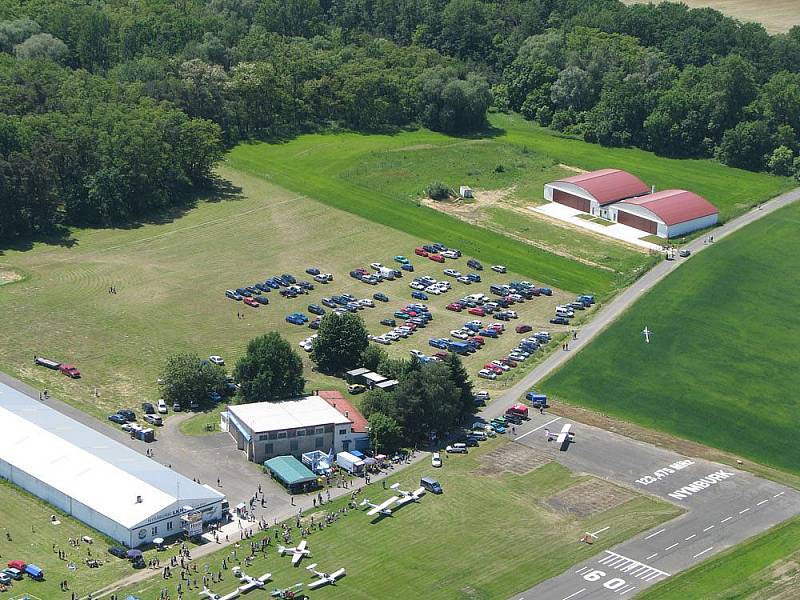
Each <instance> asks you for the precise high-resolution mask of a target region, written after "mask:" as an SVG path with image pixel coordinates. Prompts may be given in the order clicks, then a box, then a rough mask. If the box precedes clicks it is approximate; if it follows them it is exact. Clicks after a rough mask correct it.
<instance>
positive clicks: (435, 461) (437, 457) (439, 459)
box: [431, 452, 442, 467]
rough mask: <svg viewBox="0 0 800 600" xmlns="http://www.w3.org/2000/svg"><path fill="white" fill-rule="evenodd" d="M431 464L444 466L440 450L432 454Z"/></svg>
mask: <svg viewBox="0 0 800 600" xmlns="http://www.w3.org/2000/svg"><path fill="white" fill-rule="evenodd" d="M431 466H432V467H441V466H442V457H441V455H440V454H439V453H438V452H434V453H433V454H431Z"/></svg>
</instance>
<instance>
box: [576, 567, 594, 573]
mask: <svg viewBox="0 0 800 600" xmlns="http://www.w3.org/2000/svg"><path fill="white" fill-rule="evenodd" d="M591 568H592V567H581V568H580V569H578V570H577V571H575V574H576V575H580V574H581V573H583V572H584V571H588V570H589V569H591Z"/></svg>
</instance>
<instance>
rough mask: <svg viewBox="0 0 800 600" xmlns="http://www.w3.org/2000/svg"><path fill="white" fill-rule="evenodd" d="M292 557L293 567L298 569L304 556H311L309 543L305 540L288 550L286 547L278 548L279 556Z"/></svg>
mask: <svg viewBox="0 0 800 600" xmlns="http://www.w3.org/2000/svg"><path fill="white" fill-rule="evenodd" d="M290 553H291V555H292V566H293V567H296V566H297V565H299V564H300V561H301V560H302V559H303V557H304V556H311V550H309V549H308V542H307V541H306V540H303V541H302V542H300V543H299V544H297V546H296V547H294V548H287V547H286V546H278V554H280V555H281V556H283V555H284V554H290Z"/></svg>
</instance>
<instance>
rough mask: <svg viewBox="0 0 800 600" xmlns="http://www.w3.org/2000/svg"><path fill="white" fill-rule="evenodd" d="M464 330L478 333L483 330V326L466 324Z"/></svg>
mask: <svg viewBox="0 0 800 600" xmlns="http://www.w3.org/2000/svg"><path fill="white" fill-rule="evenodd" d="M464 329H469V330H470V331H475V332H478V331H480V330H481V326H480V325H478V324H477V323H469V322H467V323H464Z"/></svg>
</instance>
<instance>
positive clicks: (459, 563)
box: [119, 438, 679, 600]
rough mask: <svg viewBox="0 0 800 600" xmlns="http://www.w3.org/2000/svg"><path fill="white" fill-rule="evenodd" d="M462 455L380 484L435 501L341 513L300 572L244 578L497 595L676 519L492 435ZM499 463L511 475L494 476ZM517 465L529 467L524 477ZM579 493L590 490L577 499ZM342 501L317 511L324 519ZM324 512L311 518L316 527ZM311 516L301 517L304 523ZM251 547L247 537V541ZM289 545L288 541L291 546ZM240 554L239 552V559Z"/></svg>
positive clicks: (278, 565)
mask: <svg viewBox="0 0 800 600" xmlns="http://www.w3.org/2000/svg"><path fill="white" fill-rule="evenodd" d="M471 450H472V451H471V452H470V453H469V454H468V455H466V456H464V455H452V456H449V458H446V459H443V461H444V466H443V468H441V469H432V468H431V467H430V465H429V464H428V463H427V462H425V463H419V464H416V465H414V466H411V467H409V468H408V469H406V470H404V471H403V472H402V473H400V474H398V476H397V477H392V478H390V479H389V480H388V481H387V483H389V484H391V483H393V482H395V481H397V482H399V483H401V484H402V487H403V489H407V490H411V489H414V488H416V487H417V486H418V483H419V478H420V476H425V475H435V476H436V477H437V478H438V479H439V481H440V482H441V484H442V487H443V489H444V494H442V495H439V496H437V495H433V494H430V493H429V494H426V495H425V496H424V497H423V498H422V500H421V502H420V503H419V504H413V505H408V506H405V507H403V508H402V509H400V510H398V511H397V512H396V513H395V514H393V515H392V516H391V517H386V518H384V519H381V520H377V521H374V522H371V520H372V519H373V518H371V517H367V515H365V514H363V512H361V511H352V510H350V511H348V513H347V514H345V515H343V516H341V518H340V519H339V522H337V523H335V524H333V525H332V526H330V527H327V528H326V529H324V530H322V531H319V530H317V531H314V532H313V533H312V534H311V535H310V536H309V537H308V542H309V547H310V549H311V551H312V556H311V557H310V558H306V559H304V561H303V563H301V567H300V568H292V567H291V566H290V564H289V558H288V557H284V558H281V557H278V555H277V553H276V552H275V549H274V548H275V546H274V545H273V546H271V547H270V549H269V551H268V554H267V557H266V558H264V557H263V555H262V554H258V558H256V559H255V561H254V562H253V565H252V566H251V567H249V568H247V569H245V572H247V573H248V574H250V575H253V576H260V575H262V574H263V573H267V572H270V573H272V577H273V578H272V581H270V583H269V584H268V585H267V587H268V589H272V588H274V587H288V586H290V585H293V584H295V583H297V582H304V583H308V582H310V581H311V580H312V579H311V577H310V576H309V573H307V572H306V571H305V569H303V568H302V567H303V566H305V565H308V564H310V563H312V562H313V563H318V564H319V567H318V568H321V569H324V570H328V571H329V572H330V571H332V570H335V569H338V568H339V567H342V566H344V567H345V568H346V570H347V575H346V576H345V577H344V578H343V579H341V580H340V581H339V583H338V584H337V585H336V586H335V587H332V586H328V587H327V588H325V589H322V590H319V591H315V592H314V593H313V594H314V596H313V597H317V596H319V597H324V598H330V599H331V600H335V599H337V598H356V599H364V600H368V599H374V598H388V597H391V598H406V597H407V598H419V597H425V598H430V599H432V600H435V599H455V598H463V597H471V598H482V599H488V598H505V597H508V596H510V595H511V593H512V592H513V591H515V590H516V591H518V590H521V589H525V588H526V587H527V586H530V585H533V584H535V583H536V582H538V581H542V580H544V579H546V578H548V577H550V576H552V575H554V574H556V573H559V572H561V571H562V570H564V569H566V568H567V567H568V566H569V565H570V564H574V563H575V562H577V561H580V560H582V559H584V558H586V557H588V556H589V555H591V554H594V553H597V552H599V551H601V550H602V549H604V548H608V547H610V546H611V545H613V544H615V543H617V542H619V541H622V540H624V539H626V538H628V537H630V536H631V535H633V534H635V533H636V532H639V531H642V530H644V529H646V528H649V527H653V526H655V525H657V524H658V523H660V522H663V521H665V520H668V519H670V518H673V517H675V516H677V514H679V509H677V508H676V507H674V506H672V505H669V504H667V503H663V502H659V501H656V500H653V499H651V498H649V497H645V496H639V495H636V494H635V493H634V492H631V491H629V490H626V489H622V488H617V487H616V486H613V485H611V484H608V483H606V482H602V481H600V480H597V479H594V478H591V477H584V476H574V475H572V474H570V473H569V471H567V470H566V469H565V468H564V467H562V466H560V465H558V464H556V463H547V464H544V465H542V466H539V468H535V466H538V465H539V464H540V462H539V460H540V456H539V455H536V454H533V452H532V451H531V450H530V449H528V448H527V447H525V446H522V445H519V444H513V443H509V442H506V441H505V440H501V439H499V438H498V439H495V440H492V441H490V442H486V443H484V444H482V447H481V448H480V449H471ZM517 452H522V453H523V454H522V455H518V454H516V453H517ZM500 464H502V465H503V466H502V467H501V466H500ZM509 466H511V467H512V468H514V469H515V471H517V472H515V473H511V472H509V471H502V470H501V469H503V468H508V467H509ZM526 468H527V469H531V468H535V470H531V471H528V472H525V471H526ZM590 488H592V489H593V490H594V492H593V493H588V490H589V489H590ZM569 490H573V491H574V492H573V493H571V492H570V491H569ZM390 495H391V494H390V492H389V491H388V490H383V489H382V487H381V485H380V484H372V485H370V486H369V487H368V488H366V490H365V491H364V492H363V494H362V495H361V496H360V497H359V500H360V499H361V498H363V497H365V496H366V497H368V498H369V499H370V500H371V501H373V502H376V503H377V502H380V501H382V500H385V499H387V498H388V497H389V496H390ZM344 501H346V499H341V500H339V501H337V502H334V503H333V504H332V505H331V508H329V507H327V506H326V507H325V510H335V509H337V508H338V507H340V506H341V505H342V502H344ZM572 502H575V503H578V504H580V505H581V506H582V507H583V509H586V508H587V506H590V505H594V508H593V509H588V510H582V511H581V512H580V515H582V516H580V515H579V514H576V513H571V512H569V511H568V509H567V507H568V506H571V505H570V503H572ZM556 506H558V507H559V508H555V507H556ZM576 506H577V504H576ZM572 508H575V507H572ZM323 515H324V513H323V512H321V511H320V512H318V513H317V514H316V516H315V522H317V523H318V522H319V520H320V519H321V518H322V517H323ZM310 516H311V513H306V515H305V519H306V521H305V522H308V519H310ZM606 526H611V529H610V530H609V534H610V535H608V536H607V537H606V536H603V537H601V538H600V540H599V541H598V542H597V543H595V544H594V545H593V546H587V545H585V544H579V543H577V539H578V538H579V537H580V535H581V534H582V533H583V532H584V531H595V530H597V529H601V528H603V527H606ZM293 529H294V528H293ZM295 531H296V529H295ZM611 532H613V533H611ZM260 539H261V535H260V534H256V536H255V540H256V541H259V540H260ZM299 541H300V539H299V538H298V537H294V538H293V539H292V544H291V545H294V544H295V543H297V542H299ZM515 548H516V549H517V550H514V549H515ZM523 549H524V550H523ZM518 550H523V551H518ZM230 552H231V550H230V549H229V550H223V551H221V552H218V553H215V554H213V555H209V556H206V557H204V558H203V559H202V561H203V563H204V564H209V565H211V569H212V570H213V571H216V570H217V569H218V568H219V565H220V563H221V561H222V558H223V557H224V556H228V557H230ZM244 554H245V550H244V548H240V549H239V558H241V557H242V556H243V555H244ZM223 574H224V575H225V579H224V581H223V584H222V585H219V586H212V587H213V589H214V592H215V593H225V592H227V591H230V590H231V589H232V588H233V585H234V582H233V581H232V577H231V576H230V574H229V573H226V572H224V571H223ZM167 586H168V587H169V588H170V590H174V586H175V582H174V581H169V582H168V583H166V584H165V582H164V580H162V579H160V578H158V577H156V578H155V579H153V580H150V581H148V582H145V583H142V584H139V585H134V586H132V587H130V588H128V589H125V590H123V592H122V593H120V594H119V595H120V597H122V598H124V597H125V595H126V594H135V595H136V596H138V597H139V598H141V599H142V600H156V599H157V598H158V592H159V590H160V589H161V588H163V587H167ZM193 593H194V592H193Z"/></svg>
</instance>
